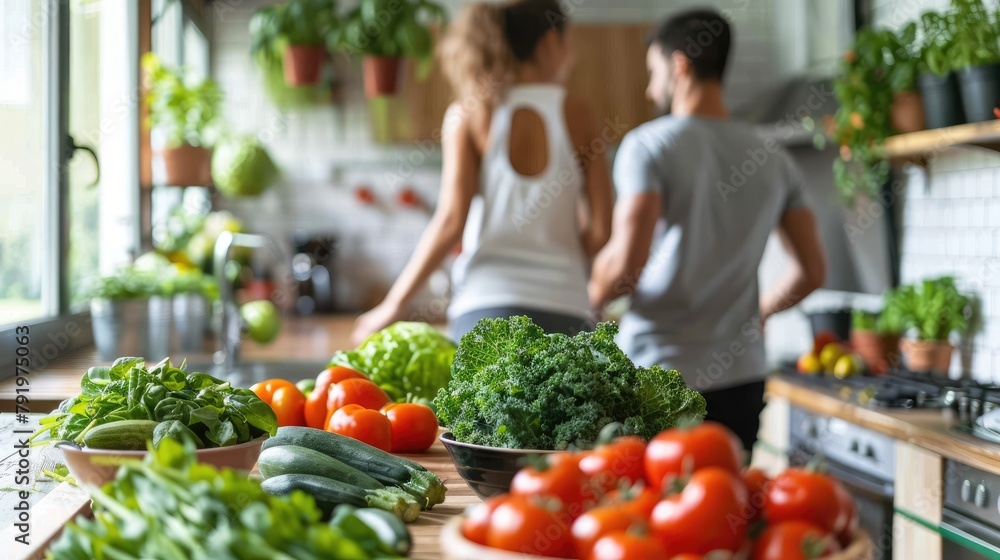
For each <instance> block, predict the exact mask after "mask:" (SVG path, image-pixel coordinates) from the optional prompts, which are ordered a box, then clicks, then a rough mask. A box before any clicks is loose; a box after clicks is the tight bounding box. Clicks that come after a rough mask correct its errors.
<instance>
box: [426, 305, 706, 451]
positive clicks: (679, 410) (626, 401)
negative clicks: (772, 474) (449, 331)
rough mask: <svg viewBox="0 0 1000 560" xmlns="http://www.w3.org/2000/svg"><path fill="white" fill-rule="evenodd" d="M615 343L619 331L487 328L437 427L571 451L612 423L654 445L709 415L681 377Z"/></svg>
mask: <svg viewBox="0 0 1000 560" xmlns="http://www.w3.org/2000/svg"><path fill="white" fill-rule="evenodd" d="M617 334H618V327H617V326H616V325H614V324H612V323H602V324H600V325H598V326H597V329H596V330H595V331H594V332H588V333H580V334H578V335H576V336H573V337H570V336H566V335H563V334H545V332H544V331H543V330H542V329H541V328H540V327H538V326H537V325H535V324H534V323H532V322H531V320H530V319H528V318H527V317H514V318H511V319H484V320H482V321H480V322H479V324H478V325H476V327H475V328H474V329H473V330H472V332H470V333H469V334H467V335H465V336H464V337H463V338H462V341H461V343H460V344H459V347H458V352H457V353H456V354H455V361H454V365H453V367H452V379H451V382H450V383H449V384H448V386H447V387H445V388H444V389H442V390H441V391H440V392H439V393H438V396H437V398H436V399H435V400H434V404H435V406H436V408H437V413H438V418H439V419H440V421H441V423H442V424H444V425H446V426H448V427H449V428H450V429H451V430H452V432H453V434H454V436H455V439H457V440H458V441H461V442H466V443H473V444H478V445H488V446H492V447H505V448H513V449H566V448H569V447H577V448H590V447H592V446H593V445H594V443H595V442H596V440H597V437H598V434H599V432H600V430H601V428H602V427H604V426H605V425H607V424H609V423H611V422H621V423H623V424H624V425H625V427H626V431H628V432H629V433H633V434H636V435H639V436H641V437H644V438H647V439H649V438H651V437H653V436H654V435H656V434H657V433H659V432H660V431H661V430H664V429H666V428H670V427H672V426H675V425H677V424H678V423H679V422H680V421H682V420H685V419H687V418H690V417H695V418H697V417H703V416H704V415H705V399H704V397H702V396H701V395H700V394H699V393H698V392H697V391H694V390H693V389H690V388H688V387H687V385H686V384H685V382H684V378H683V377H682V376H681V374H680V373H679V372H677V371H673V370H672V371H666V370H664V369H662V368H660V367H652V368H641V367H637V366H635V365H634V364H633V363H632V361H631V360H629V358H628V356H626V355H625V353H624V352H622V350H621V349H620V348H619V347H618V345H617V344H616V343H615V335H617Z"/></svg>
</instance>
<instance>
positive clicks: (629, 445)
mask: <svg viewBox="0 0 1000 560" xmlns="http://www.w3.org/2000/svg"><path fill="white" fill-rule="evenodd" d="M645 455H646V442H644V441H643V440H642V439H640V438H637V437H634V436H626V437H622V438H618V439H617V440H615V441H614V442H612V443H610V444H608V445H602V446H601V447H598V448H597V449H595V450H594V451H592V452H591V453H588V454H586V455H585V456H584V457H583V458H581V459H580V470H582V471H583V472H584V473H585V474H587V475H588V476H590V477H591V478H593V479H594V482H595V484H596V485H597V487H598V488H600V489H602V490H604V491H610V490H613V489H614V488H617V487H618V486H619V484H620V483H622V482H624V483H626V484H628V485H632V484H635V483H636V482H638V481H640V480H642V479H643V473H644V470H645V467H644V465H643V459H644V457H645Z"/></svg>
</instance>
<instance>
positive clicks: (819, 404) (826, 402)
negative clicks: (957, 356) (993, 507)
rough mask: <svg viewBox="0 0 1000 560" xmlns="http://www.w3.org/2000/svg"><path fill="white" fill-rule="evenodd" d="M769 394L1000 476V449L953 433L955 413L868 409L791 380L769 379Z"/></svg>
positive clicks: (785, 378)
mask: <svg viewBox="0 0 1000 560" xmlns="http://www.w3.org/2000/svg"><path fill="white" fill-rule="evenodd" d="M767 394H768V395H774V396H778V397H783V398H786V399H788V401H789V402H790V403H791V404H792V405H793V406H797V407H799V408H802V409H805V410H808V411H810V412H814V413H816V414H820V415H823V416H832V417H836V418H841V419H843V420H845V421H847V422H851V423H853V424H858V425H860V426H863V427H865V428H869V429H871V430H874V431H876V432H881V433H883V434H885V435H887V436H890V437H892V438H895V439H898V440H902V441H906V442H908V443H910V444H913V445H915V446H918V447H922V448H924V449H926V450H928V451H930V452H932V453H936V454H938V455H941V456H943V457H946V458H949V459H953V460H955V461H961V462H962V463H965V464H968V465H972V466H974V467H978V468H981V469H984V470H987V471H990V472H995V473H1000V445H998V444H995V443H991V442H988V441H984V440H981V439H979V438H975V437H972V436H971V435H968V434H964V433H961V432H958V431H956V430H954V429H952V427H953V426H955V425H957V424H958V421H957V419H956V418H955V415H954V414H953V413H952V411H951V410H943V411H941V410H898V409H886V408H865V407H862V406H859V405H856V404H852V403H849V402H846V401H845V400H844V399H843V398H842V397H841V396H839V395H837V394H835V392H833V391H827V390H822V389H818V388H816V387H809V386H806V385H804V384H801V383H795V381H794V378H790V377H788V376H775V377H771V378H770V379H768V381H767Z"/></svg>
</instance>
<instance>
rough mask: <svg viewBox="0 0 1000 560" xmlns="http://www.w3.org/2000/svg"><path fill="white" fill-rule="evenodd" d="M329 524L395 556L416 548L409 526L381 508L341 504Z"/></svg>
mask: <svg viewBox="0 0 1000 560" xmlns="http://www.w3.org/2000/svg"><path fill="white" fill-rule="evenodd" d="M330 525H331V526H333V527H336V528H338V529H340V530H341V531H343V532H344V535H346V536H347V537H349V538H350V539H351V540H353V541H355V542H363V543H373V544H374V546H376V547H378V548H380V549H381V550H382V552H384V553H386V554H390V555H392V556H393V557H396V556H397V555H399V556H406V555H407V554H408V553H409V552H410V549H411V548H412V547H413V540H412V539H411V538H410V532H409V531H407V530H406V525H404V524H403V523H402V522H401V521H400V520H399V518H397V517H396V516H394V515H392V514H391V513H389V512H387V511H384V510H381V509H373V508H356V507H354V506H352V505H348V504H340V505H339V506H337V507H336V508H335V509H334V510H333V516H332V517H331V518H330Z"/></svg>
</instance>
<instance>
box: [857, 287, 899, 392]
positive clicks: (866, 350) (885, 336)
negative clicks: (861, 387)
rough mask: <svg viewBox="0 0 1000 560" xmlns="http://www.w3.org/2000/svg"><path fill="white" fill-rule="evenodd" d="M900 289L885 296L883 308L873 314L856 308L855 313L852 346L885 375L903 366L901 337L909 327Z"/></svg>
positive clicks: (865, 360) (868, 364)
mask: <svg viewBox="0 0 1000 560" xmlns="http://www.w3.org/2000/svg"><path fill="white" fill-rule="evenodd" d="M897 294H898V291H897V290H888V291H886V292H885V295H884V296H883V298H882V299H883V304H882V310H881V311H879V312H878V313H870V312H866V311H863V310H860V309H855V310H854V311H853V312H852V316H851V319H852V320H851V346H852V347H853V348H854V350H855V352H857V353H858V354H859V355H860V356H861V358H862V359H863V360H864V362H865V365H866V366H867V368H868V370H869V371H871V372H873V373H876V374H882V373H885V372H887V371H888V370H889V368H890V367H895V366H898V365H900V364H899V362H900V360H899V338H900V335H901V334H902V332H903V330H905V327H904V323H903V318H902V315H901V313H900V309H899V305H898V304H897V303H896V301H897V300H898V295H897Z"/></svg>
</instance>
